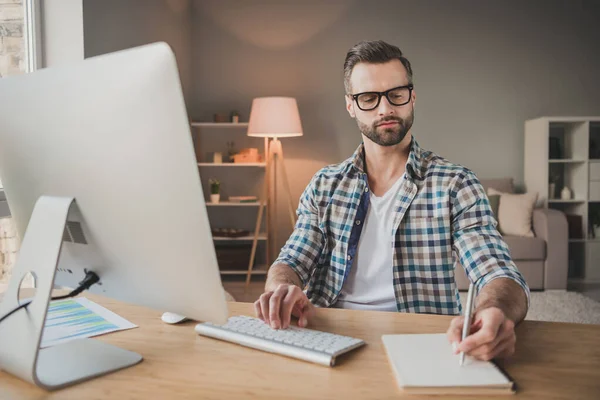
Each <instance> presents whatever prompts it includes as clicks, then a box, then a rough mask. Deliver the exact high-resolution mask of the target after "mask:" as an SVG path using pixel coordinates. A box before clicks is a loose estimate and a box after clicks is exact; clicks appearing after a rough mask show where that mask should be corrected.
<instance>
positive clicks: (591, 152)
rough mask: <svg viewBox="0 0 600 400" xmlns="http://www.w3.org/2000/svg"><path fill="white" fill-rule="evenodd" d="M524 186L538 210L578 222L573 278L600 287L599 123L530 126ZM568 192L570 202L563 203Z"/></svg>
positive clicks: (560, 121)
mask: <svg viewBox="0 0 600 400" xmlns="http://www.w3.org/2000/svg"><path fill="white" fill-rule="evenodd" d="M551 181H554V182H555V191H554V193H550V187H551V185H550V182H551ZM525 186H526V188H527V191H528V192H537V193H538V202H539V204H538V205H541V206H543V207H548V208H553V209H557V210H560V211H563V212H564V213H565V214H567V216H568V218H575V219H579V220H580V222H581V232H576V235H574V237H570V238H569V278H570V279H574V280H585V281H586V282H600V229H599V230H598V233H594V228H593V220H592V216H593V215H596V214H598V215H600V117H543V118H537V119H533V120H529V121H526V122H525ZM564 186H567V187H568V188H569V189H571V191H572V197H571V198H570V199H561V198H560V193H561V190H562V188H563V187H564ZM577 226H578V225H577ZM572 230H573V229H570V232H571V231H572Z"/></svg>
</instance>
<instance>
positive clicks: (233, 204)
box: [206, 201, 265, 207]
mask: <svg viewBox="0 0 600 400" xmlns="http://www.w3.org/2000/svg"><path fill="white" fill-rule="evenodd" d="M206 206H207V207H260V201H254V202H252V203H238V202H232V201H220V202H218V203H216V204H215V203H211V202H209V201H207V202H206ZM264 206H265V203H263V207H264Z"/></svg>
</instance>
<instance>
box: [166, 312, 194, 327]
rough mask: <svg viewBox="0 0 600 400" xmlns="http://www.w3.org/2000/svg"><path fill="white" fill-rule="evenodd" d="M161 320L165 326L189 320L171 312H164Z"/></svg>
mask: <svg viewBox="0 0 600 400" xmlns="http://www.w3.org/2000/svg"><path fill="white" fill-rule="evenodd" d="M161 319H162V320H163V322H166V323H167V324H178V323H180V322H183V321H187V320H188V319H189V318H188V317H184V316H183V315H179V314H175V313H172V312H166V313H164V314H163V315H162V317H161Z"/></svg>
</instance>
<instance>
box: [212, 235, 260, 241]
mask: <svg viewBox="0 0 600 400" xmlns="http://www.w3.org/2000/svg"><path fill="white" fill-rule="evenodd" d="M213 240H214V241H215V242H249V241H251V240H254V235H247V236H238V237H226V236H213ZM257 240H260V241H264V240H267V235H266V234H265V233H259V234H258V236H257Z"/></svg>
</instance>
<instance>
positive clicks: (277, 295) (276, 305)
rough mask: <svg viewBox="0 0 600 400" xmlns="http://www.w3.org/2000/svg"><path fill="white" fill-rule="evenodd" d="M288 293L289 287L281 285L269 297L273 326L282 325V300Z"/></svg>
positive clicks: (270, 318) (270, 317)
mask: <svg viewBox="0 0 600 400" xmlns="http://www.w3.org/2000/svg"><path fill="white" fill-rule="evenodd" d="M286 294H287V287H285V286H279V287H278V288H277V289H276V290H275V292H273V295H272V296H271V298H270V299H269V321H270V325H271V328H273V329H279V328H280V327H281V318H280V316H279V309H280V307H281V302H282V300H283V298H284V297H285V295H286Z"/></svg>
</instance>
